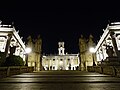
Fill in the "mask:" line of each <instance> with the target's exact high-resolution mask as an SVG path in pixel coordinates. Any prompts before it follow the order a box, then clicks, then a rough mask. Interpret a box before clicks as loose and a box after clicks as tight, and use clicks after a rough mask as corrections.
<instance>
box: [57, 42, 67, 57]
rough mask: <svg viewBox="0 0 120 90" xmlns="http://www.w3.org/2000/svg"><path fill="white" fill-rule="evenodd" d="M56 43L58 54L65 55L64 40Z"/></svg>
mask: <svg viewBox="0 0 120 90" xmlns="http://www.w3.org/2000/svg"><path fill="white" fill-rule="evenodd" d="M58 45H59V48H58V53H59V55H65V52H64V51H65V48H64V42H58Z"/></svg>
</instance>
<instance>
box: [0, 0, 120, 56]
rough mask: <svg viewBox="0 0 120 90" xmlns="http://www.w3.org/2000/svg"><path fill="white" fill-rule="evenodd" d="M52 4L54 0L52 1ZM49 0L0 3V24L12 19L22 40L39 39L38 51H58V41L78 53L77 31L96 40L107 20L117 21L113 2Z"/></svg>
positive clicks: (66, 48) (70, 51) (69, 51)
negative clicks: (49, 0) (39, 36)
mask: <svg viewBox="0 0 120 90" xmlns="http://www.w3.org/2000/svg"><path fill="white" fill-rule="evenodd" d="M54 3H55V2H54ZM54 3H52V2H50V3H49V2H47V3H45V2H44V3H42V2H32V1H31V2H30V1H29V2H27V1H26V2H25V1H24V2H17V1H16V2H8V1H7V2H3V3H2V6H1V8H0V11H1V13H0V19H1V20H2V21H3V24H11V23H12V22H14V26H15V28H16V30H19V34H20V36H21V37H23V41H26V38H27V37H28V36H29V35H31V36H32V37H33V38H37V35H38V34H40V35H41V38H42V53H46V54H49V53H52V54H55V53H57V52H58V49H57V48H58V42H59V41H64V42H65V51H66V52H68V53H78V52H79V47H78V41H79V37H80V35H81V34H83V35H84V36H85V37H86V38H88V36H89V34H92V35H93V36H94V40H95V41H96V42H97V41H99V39H100V36H101V35H102V33H103V29H105V28H106V26H107V24H108V23H109V22H116V21H120V9H119V8H118V7H119V6H118V7H115V6H117V5H110V4H108V3H107V5H108V6H107V5H106V4H105V5H102V4H100V5H97V4H95V6H94V4H90V3H89V2H88V3H77V2H76V4H73V3H72V2H71V3H70V4H68V3H60V2H59V3H57V4H54Z"/></svg>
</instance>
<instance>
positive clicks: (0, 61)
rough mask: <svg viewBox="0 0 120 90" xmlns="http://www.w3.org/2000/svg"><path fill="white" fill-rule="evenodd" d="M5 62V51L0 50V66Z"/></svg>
mask: <svg viewBox="0 0 120 90" xmlns="http://www.w3.org/2000/svg"><path fill="white" fill-rule="evenodd" d="M4 62H5V53H4V52H0V66H3V65H4Z"/></svg>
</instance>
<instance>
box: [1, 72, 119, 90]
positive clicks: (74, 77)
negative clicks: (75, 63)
mask: <svg viewBox="0 0 120 90" xmlns="http://www.w3.org/2000/svg"><path fill="white" fill-rule="evenodd" d="M119 88H120V78H116V77H111V76H109V75H103V74H98V73H91V72H80V71H42V72H34V73H23V74H20V75H14V76H11V77H7V78H2V79H0V90H120V89H119Z"/></svg>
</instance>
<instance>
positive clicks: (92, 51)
mask: <svg viewBox="0 0 120 90" xmlns="http://www.w3.org/2000/svg"><path fill="white" fill-rule="evenodd" d="M89 51H90V52H91V53H92V59H93V66H96V64H95V60H94V53H95V49H94V48H93V47H91V48H90V49H89Z"/></svg>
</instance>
